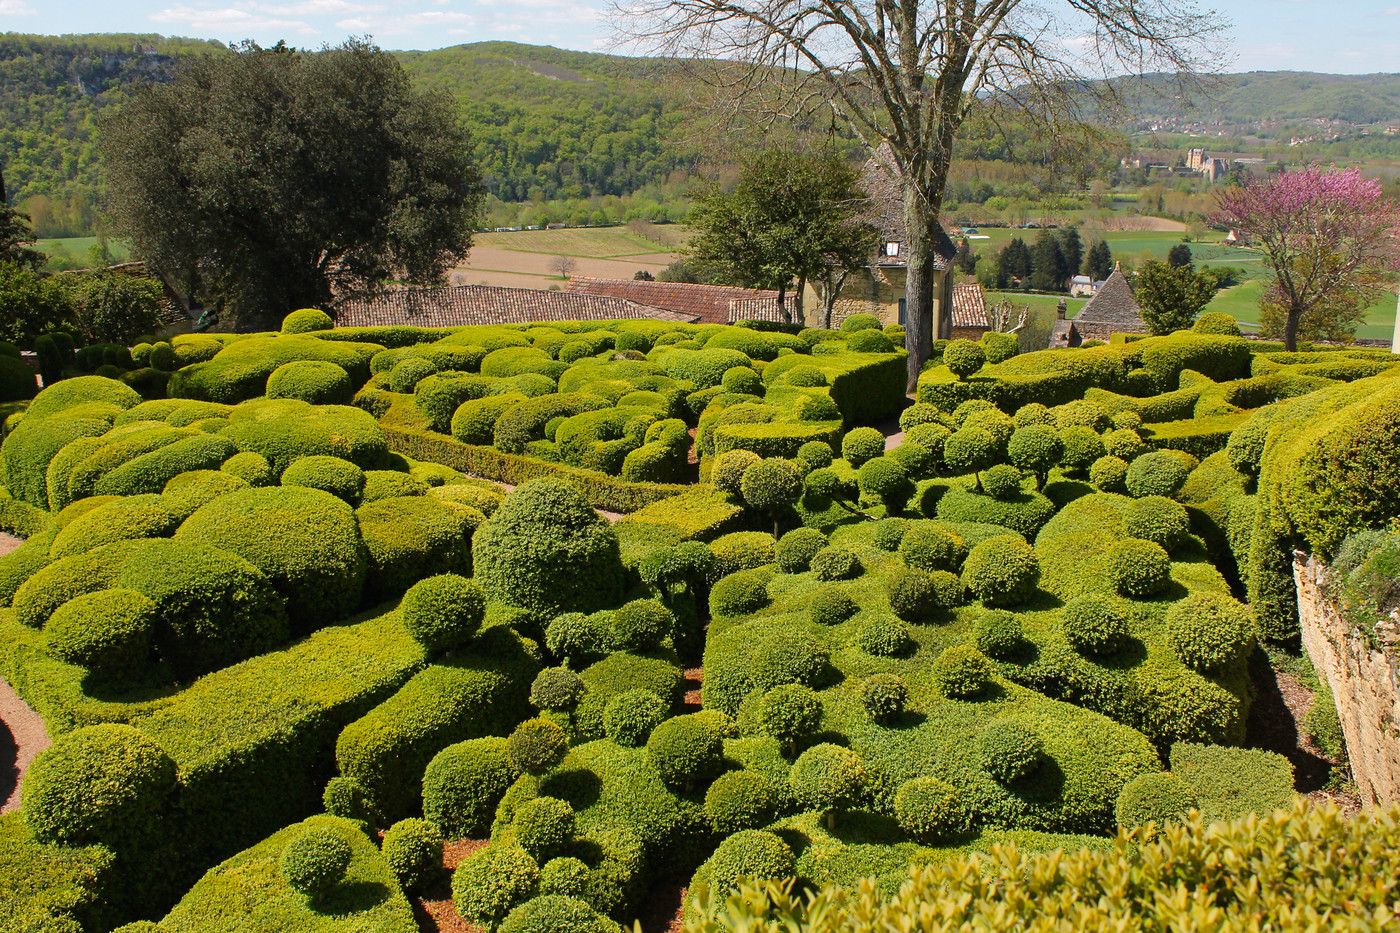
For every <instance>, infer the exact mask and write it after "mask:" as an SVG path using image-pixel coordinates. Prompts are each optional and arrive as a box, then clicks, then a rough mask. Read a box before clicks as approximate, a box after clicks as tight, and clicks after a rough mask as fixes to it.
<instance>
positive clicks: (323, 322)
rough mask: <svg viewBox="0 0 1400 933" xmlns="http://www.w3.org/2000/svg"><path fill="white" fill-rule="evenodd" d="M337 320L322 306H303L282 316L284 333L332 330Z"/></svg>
mask: <svg viewBox="0 0 1400 933" xmlns="http://www.w3.org/2000/svg"><path fill="white" fill-rule="evenodd" d="M332 327H335V321H333V320H331V316H330V315H329V314H327V313H326V312H324V311H322V310H321V309H320V308H302V309H301V310H300V311H293V312H292V313H291V314H289V315H287V316H286V317H284V318H282V333H284V334H307V333H310V332H311V331H313V330H330V329H331V328H332Z"/></svg>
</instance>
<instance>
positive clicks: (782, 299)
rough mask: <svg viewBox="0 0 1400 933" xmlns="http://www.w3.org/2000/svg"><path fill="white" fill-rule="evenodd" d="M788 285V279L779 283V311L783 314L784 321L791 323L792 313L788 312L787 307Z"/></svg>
mask: <svg viewBox="0 0 1400 933" xmlns="http://www.w3.org/2000/svg"><path fill="white" fill-rule="evenodd" d="M787 287H788V283H787V280H786V279H785V280H783V281H781V282H779V283H778V313H779V314H781V315H782V316H783V320H784V321H787V322H788V323H789V324H791V323H792V315H791V314H788V309H787Z"/></svg>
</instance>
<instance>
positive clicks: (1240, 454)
mask: <svg viewBox="0 0 1400 933" xmlns="http://www.w3.org/2000/svg"><path fill="white" fill-rule="evenodd" d="M1267 411H1269V409H1267V408H1261V409H1260V410H1259V412H1258V414H1256V415H1255V416H1254V417H1252V418H1250V419H1249V420H1248V421H1246V422H1245V423H1244V424H1242V425H1240V426H1239V427H1237V428H1235V430H1233V431H1231V432H1230V440H1229V442H1228V443H1227V444H1226V445H1225V456H1226V457H1227V458H1228V459H1229V461H1230V466H1232V467H1234V468H1235V470H1236V471H1238V472H1240V473H1243V474H1244V475H1245V476H1248V477H1251V478H1253V477H1256V476H1258V475H1259V464H1260V461H1261V460H1262V459H1263V457H1264V444H1265V442H1266V441H1267V440H1268V439H1269V427H1270V424H1269V419H1268V418H1266V417H1263V416H1264V414H1265V413H1266V412H1267Z"/></svg>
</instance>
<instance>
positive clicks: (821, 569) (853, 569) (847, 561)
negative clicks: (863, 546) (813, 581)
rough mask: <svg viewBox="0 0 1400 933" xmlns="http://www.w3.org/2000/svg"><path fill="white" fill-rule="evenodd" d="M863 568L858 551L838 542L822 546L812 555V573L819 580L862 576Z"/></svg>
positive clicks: (828, 580)
mask: <svg viewBox="0 0 1400 933" xmlns="http://www.w3.org/2000/svg"><path fill="white" fill-rule="evenodd" d="M862 570H864V568H863V567H862V566H861V563H860V558H859V557H857V556H856V552H855V551H853V550H851V549H850V548H846V547H841V546H840V545H837V544H832V545H828V546H826V547H824V548H822V549H821V550H820V551H818V552H817V553H816V554H815V555H814V556H813V557H812V573H813V574H814V575H815V576H816V578H817V579H818V580H824V581H827V582H830V581H833V580H850V579H851V578H853V577H858V576H860V574H861V571H862Z"/></svg>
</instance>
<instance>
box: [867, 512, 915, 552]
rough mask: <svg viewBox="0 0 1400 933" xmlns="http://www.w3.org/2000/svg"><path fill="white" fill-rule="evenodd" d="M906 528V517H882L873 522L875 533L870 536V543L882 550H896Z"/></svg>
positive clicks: (907, 526) (907, 525)
mask: <svg viewBox="0 0 1400 933" xmlns="http://www.w3.org/2000/svg"><path fill="white" fill-rule="evenodd" d="M908 530H909V521H908V519H904V518H882V519H880V520H879V521H877V522H876V523H875V534H874V535H873V536H872V537H871V543H872V544H874V545H875V546H876V547H877V548H879V549H880V550H882V551H897V550H899V545H900V543H901V542H902V541H903V540H904V535H905V533H906V532H907V531H908Z"/></svg>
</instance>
